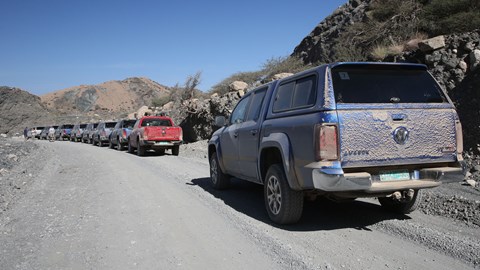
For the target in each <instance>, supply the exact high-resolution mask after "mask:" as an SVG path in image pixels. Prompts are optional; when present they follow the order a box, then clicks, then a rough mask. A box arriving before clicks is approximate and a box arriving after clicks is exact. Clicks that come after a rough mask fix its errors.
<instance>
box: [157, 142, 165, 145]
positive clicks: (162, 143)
mask: <svg viewBox="0 0 480 270" xmlns="http://www.w3.org/2000/svg"><path fill="white" fill-rule="evenodd" d="M156 144H157V145H167V144H168V142H157V143H156Z"/></svg>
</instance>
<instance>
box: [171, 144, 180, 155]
mask: <svg viewBox="0 0 480 270" xmlns="http://www.w3.org/2000/svg"><path fill="white" fill-rule="evenodd" d="M179 153H180V146H179V145H175V146H174V147H173V148H172V155H174V156H178V154H179Z"/></svg>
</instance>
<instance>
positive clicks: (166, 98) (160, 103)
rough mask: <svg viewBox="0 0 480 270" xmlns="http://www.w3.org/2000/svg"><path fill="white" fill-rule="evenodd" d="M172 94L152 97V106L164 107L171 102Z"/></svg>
mask: <svg viewBox="0 0 480 270" xmlns="http://www.w3.org/2000/svg"><path fill="white" fill-rule="evenodd" d="M170 100H171V99H170V95H168V96H164V97H159V98H154V99H152V104H151V105H152V107H162V106H163V105H165V104H167V103H168V102H170Z"/></svg>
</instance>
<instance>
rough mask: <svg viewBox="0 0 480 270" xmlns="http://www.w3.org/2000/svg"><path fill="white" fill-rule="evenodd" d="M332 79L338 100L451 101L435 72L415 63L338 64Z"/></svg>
mask: <svg viewBox="0 0 480 270" xmlns="http://www.w3.org/2000/svg"><path fill="white" fill-rule="evenodd" d="M332 80H333V89H334V92H335V100H336V101H337V103H443V102H447V100H446V98H445V96H444V95H443V94H442V91H441V89H440V88H439V86H438V84H437V83H436V82H435V80H434V79H433V78H432V76H431V75H430V74H429V73H428V72H427V71H425V70H422V69H419V68H415V67H414V68H408V67H405V66H403V67H398V66H391V67H390V66H373V67H366V66H359V67H338V68H334V69H333V70H332Z"/></svg>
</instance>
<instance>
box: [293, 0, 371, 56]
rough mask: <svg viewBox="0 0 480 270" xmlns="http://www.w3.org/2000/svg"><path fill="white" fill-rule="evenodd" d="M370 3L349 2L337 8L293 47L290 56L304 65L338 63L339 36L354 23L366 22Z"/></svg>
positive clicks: (367, 1) (366, 1) (354, 0)
mask: <svg viewBox="0 0 480 270" xmlns="http://www.w3.org/2000/svg"><path fill="white" fill-rule="evenodd" d="M370 2H371V0H351V1H349V2H348V3H346V4H345V5H343V6H341V7H339V8H338V9H337V10H335V11H334V12H333V13H332V14H331V15H330V16H328V17H327V18H325V19H324V20H323V21H322V22H320V23H319V24H318V25H317V26H316V27H315V28H314V29H313V31H312V32H311V33H310V34H309V35H308V36H306V37H305V38H304V39H303V40H302V41H301V42H300V44H299V45H298V46H297V47H295V49H294V50H293V53H292V55H293V56H297V57H300V58H302V59H303V61H304V63H306V64H312V63H313V64H315V63H328V62H335V61H338V59H339V52H338V50H337V49H336V45H337V44H338V42H339V36H340V35H341V34H342V33H344V32H346V30H347V29H348V28H349V27H351V26H352V25H354V24H355V23H358V22H362V21H364V20H366V18H367V13H366V11H367V9H368V7H369V5H370Z"/></svg>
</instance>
